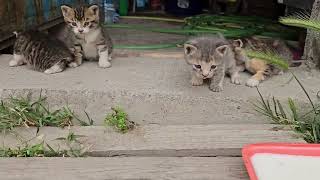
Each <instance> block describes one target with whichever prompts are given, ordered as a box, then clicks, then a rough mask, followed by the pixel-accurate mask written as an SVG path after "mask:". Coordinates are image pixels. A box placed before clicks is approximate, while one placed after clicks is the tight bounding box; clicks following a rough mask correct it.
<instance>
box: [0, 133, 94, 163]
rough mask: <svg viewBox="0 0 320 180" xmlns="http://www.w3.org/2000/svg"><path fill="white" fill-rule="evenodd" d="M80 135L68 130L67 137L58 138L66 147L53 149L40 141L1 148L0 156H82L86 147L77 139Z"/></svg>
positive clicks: (85, 151)
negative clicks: (21, 145)
mask: <svg viewBox="0 0 320 180" xmlns="http://www.w3.org/2000/svg"><path fill="white" fill-rule="evenodd" d="M79 137H83V136H81V135H75V134H74V133H72V132H70V133H69V134H68V136H67V137H63V138H58V139H57V140H62V141H64V142H65V143H66V145H67V147H68V149H66V150H63V151H60V150H54V148H52V147H51V146H50V145H49V144H46V143H45V142H41V143H38V144H35V145H29V144H26V145H25V146H24V147H23V148H21V147H18V148H17V149H12V148H6V147H4V148H1V149H0V157H84V156H85V154H86V153H87V150H88V148H85V147H84V146H83V145H82V143H81V142H80V141H79V140H78V138H79Z"/></svg>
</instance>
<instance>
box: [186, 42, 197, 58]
mask: <svg viewBox="0 0 320 180" xmlns="http://www.w3.org/2000/svg"><path fill="white" fill-rule="evenodd" d="M197 50H198V48H197V47H196V46H195V45H193V44H191V43H185V44H184V53H185V55H188V56H191V55H193V54H194V53H195V52H196V51H197Z"/></svg>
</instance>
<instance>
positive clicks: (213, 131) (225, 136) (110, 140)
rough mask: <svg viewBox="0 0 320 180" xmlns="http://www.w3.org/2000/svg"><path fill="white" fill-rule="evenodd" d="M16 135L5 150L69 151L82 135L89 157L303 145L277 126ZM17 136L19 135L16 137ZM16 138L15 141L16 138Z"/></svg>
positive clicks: (25, 131) (22, 131)
mask: <svg viewBox="0 0 320 180" xmlns="http://www.w3.org/2000/svg"><path fill="white" fill-rule="evenodd" d="M14 132H16V133H9V134H5V135H2V136H0V137H1V138H0V141H1V142H3V144H4V145H5V147H11V148H17V147H18V146H23V143H24V142H28V143H29V145H32V144H36V143H41V142H42V141H45V142H46V143H48V144H49V145H50V146H51V147H53V148H55V149H60V150H63V149H67V150H68V149H69V148H68V147H66V144H65V141H59V140H57V138H61V137H67V136H68V134H69V133H70V132H73V133H74V134H76V135H82V136H83V137H80V138H79V139H78V140H79V141H80V142H81V143H83V145H84V147H90V150H89V151H88V154H89V155H90V156H99V157H101V156H102V157H109V156H111V157H112V156H154V157H187V156H188V157H203V156H205V157H213V156H241V149H242V148H243V146H245V145H247V144H252V143H276V142H283V143H285V142H286V143H303V142H304V141H303V140H301V139H298V138H297V136H294V134H293V132H291V131H289V130H288V129H286V128H285V127H282V126H276V125H265V124H262V125H258V124H257V125H254V124H253V125H235V124H233V125H230V124H224V125H222V124H219V125H191V126H187V125H178V126H159V125H149V126H138V127H137V128H136V129H135V130H133V131H131V132H129V133H127V134H120V133H118V132H115V131H114V130H113V129H110V128H106V127H103V126H92V127H71V128H70V129H67V128H66V129H60V128H53V127H44V128H40V130H39V132H38V134H37V129H36V128H17V129H15V130H14ZM17 134H18V135H17ZM17 137H18V138H17Z"/></svg>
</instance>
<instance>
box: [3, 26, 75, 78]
mask: <svg viewBox="0 0 320 180" xmlns="http://www.w3.org/2000/svg"><path fill="white" fill-rule="evenodd" d="M15 34H16V36H17V40H16V42H15V44H14V52H13V59H12V60H11V61H10V63H9V65H10V67H14V66H20V65H23V64H27V65H29V66H30V67H31V68H32V69H34V70H36V71H41V72H44V73H46V74H54V73H59V72H62V71H63V70H65V68H66V65H67V64H68V63H70V62H71V61H72V60H73V57H72V54H71V53H70V51H69V49H68V48H67V47H66V46H65V44H64V43H63V42H61V41H59V40H58V39H55V38H53V37H50V36H48V35H47V34H45V33H42V32H40V31H37V30H29V31H26V32H22V33H17V32H15Z"/></svg>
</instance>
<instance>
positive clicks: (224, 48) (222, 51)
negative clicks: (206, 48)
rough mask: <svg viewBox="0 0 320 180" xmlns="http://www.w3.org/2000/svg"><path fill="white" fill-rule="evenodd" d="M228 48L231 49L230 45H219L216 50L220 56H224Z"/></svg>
mask: <svg viewBox="0 0 320 180" xmlns="http://www.w3.org/2000/svg"><path fill="white" fill-rule="evenodd" d="M228 49H229V46H228V45H223V46H219V47H217V48H216V52H217V53H218V55H219V56H221V57H223V56H225V55H226V54H227V51H228Z"/></svg>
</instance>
